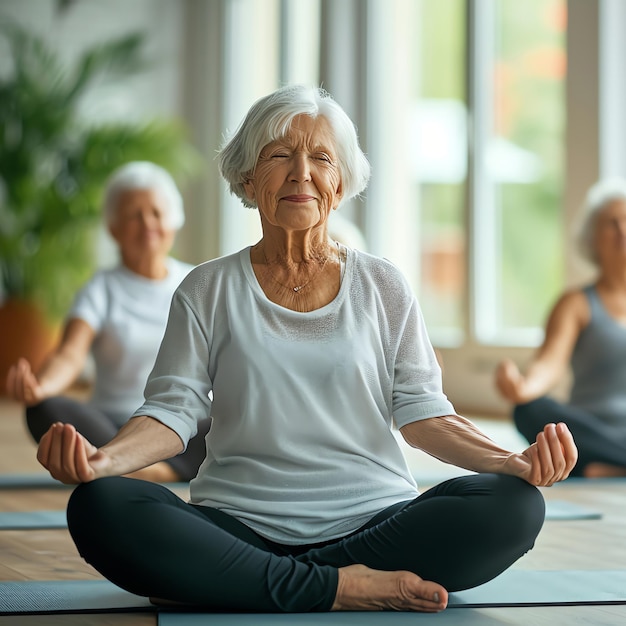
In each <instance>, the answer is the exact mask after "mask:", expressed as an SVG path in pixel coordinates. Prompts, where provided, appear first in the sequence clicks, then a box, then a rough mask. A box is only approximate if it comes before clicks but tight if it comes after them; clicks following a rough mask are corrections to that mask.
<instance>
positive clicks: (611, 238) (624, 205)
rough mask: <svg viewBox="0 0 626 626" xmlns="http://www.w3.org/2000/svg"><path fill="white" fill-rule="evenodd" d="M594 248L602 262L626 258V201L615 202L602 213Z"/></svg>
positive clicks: (598, 222)
mask: <svg viewBox="0 0 626 626" xmlns="http://www.w3.org/2000/svg"><path fill="white" fill-rule="evenodd" d="M594 247H595V251H596V256H597V258H598V259H599V260H600V261H602V260H603V259H606V260H615V259H617V258H618V257H624V258H626V200H613V201H612V202H609V203H608V204H607V205H606V207H604V209H602V210H601V211H600V213H599V214H598V217H597V218H596V223H595V238H594Z"/></svg>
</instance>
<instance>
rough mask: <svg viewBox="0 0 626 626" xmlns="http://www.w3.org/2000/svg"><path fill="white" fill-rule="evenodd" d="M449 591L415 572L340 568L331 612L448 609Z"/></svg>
mask: <svg viewBox="0 0 626 626" xmlns="http://www.w3.org/2000/svg"><path fill="white" fill-rule="evenodd" d="M447 604H448V592H447V591H446V590H445V589H444V588H443V587H442V586H441V585H439V584H438V583H434V582H431V581H429V580H422V579H421V578H420V577H419V576H417V575H416V574H413V573H412V572H404V571H400V572H385V571H381V570H375V569H370V568H369V567H366V566H365V565H349V566H348V567H341V568H340V569H339V584H338V585H337V595H336V596H335V602H334V603H333V606H332V607H331V611H385V610H393V611H423V612H426V613H436V612H437V611H442V610H443V609H445V608H446V606H447Z"/></svg>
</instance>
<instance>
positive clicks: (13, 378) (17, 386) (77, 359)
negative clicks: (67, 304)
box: [6, 319, 95, 406]
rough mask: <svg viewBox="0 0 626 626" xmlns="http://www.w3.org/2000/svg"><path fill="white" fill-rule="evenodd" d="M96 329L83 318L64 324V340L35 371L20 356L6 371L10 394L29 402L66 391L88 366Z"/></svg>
mask: <svg viewBox="0 0 626 626" xmlns="http://www.w3.org/2000/svg"><path fill="white" fill-rule="evenodd" d="M94 337H95V331H94V330H93V328H91V326H89V324H87V323H86V322H84V321H83V320H81V319H71V320H69V322H68V323H67V325H66V326H65V329H64V331H63V337H62V339H61V343H60V344H59V346H58V347H57V348H56V349H55V351H54V352H53V353H52V354H51V355H50V356H49V357H48V359H47V360H46V362H45V363H44V365H43V366H42V367H41V368H40V370H39V371H38V372H37V373H36V374H35V373H34V372H33V371H32V368H31V366H30V363H29V362H28V361H27V360H26V359H20V360H19V361H18V362H17V363H16V364H15V365H13V366H12V367H11V368H10V369H9V373H8V374H7V381H6V389H7V394H8V395H9V397H10V398H12V399H13V400H17V401H18V402H22V403H24V404H26V405H27V406H31V405H33V404H37V403H38V402H41V401H42V400H45V399H46V398H49V397H51V396H55V395H58V394H60V393H62V392H63V391H65V390H66V389H67V388H68V387H69V386H70V385H71V384H72V383H73V382H74V381H75V380H76V379H77V378H78V376H79V375H80V373H81V372H82V370H83V367H84V366H85V362H86V360H87V355H88V354H89V349H90V347H91V344H92V343H93V340H94Z"/></svg>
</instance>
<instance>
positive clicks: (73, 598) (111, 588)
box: [0, 569, 626, 626]
mask: <svg viewBox="0 0 626 626" xmlns="http://www.w3.org/2000/svg"><path fill="white" fill-rule="evenodd" d="M601 604H626V570H551V571H541V570H521V569H511V570H508V571H506V572H504V573H503V574H502V575H500V576H498V577H497V578H495V579H494V580H492V581H490V582H488V583H485V584H484V585H481V586H480V587H476V588H474V589H468V590H467V591H460V592H456V593H451V594H450V596H449V603H448V609H447V610H446V611H445V612H444V613H441V614H440V615H443V614H448V613H454V614H455V615H456V618H457V619H461V617H462V615H463V614H464V611H457V609H472V608H480V607H483V608H485V607H522V606H570V605H601ZM130 610H137V611H139V610H144V611H145V610H155V607H153V606H152V605H151V604H150V602H149V600H148V599H147V598H143V597H141V596H136V595H134V594H131V593H128V592H126V591H124V590H122V589H120V588H119V587H116V586H115V585H114V584H113V583H110V582H108V581H106V580H74V581H68V580H60V581H24V582H0V615H12V614H15V615H17V614H39V613H75V612H80V613H89V612H116V611H130ZM159 611H160V612H161V613H163V615H161V617H160V618H159V625H160V626H168V625H169V626H172V625H174V624H176V625H177V626H178V625H179V624H180V625H182V624H189V625H192V624H203V623H206V619H207V615H208V614H210V615H211V626H226V625H229V624H238V625H239V626H252V625H254V626H260V625H262V624H275V625H276V626H281V625H283V624H284V625H285V626H287V625H289V624H293V623H294V622H295V621H297V622H298V623H299V624H324V625H325V626H329V625H330V624H335V623H337V624H364V625H367V624H369V623H371V624H380V623H382V622H381V621H380V620H381V619H382V620H385V621H387V620H388V617H385V616H395V617H394V618H393V619H394V620H395V621H394V623H399V624H403V623H405V622H404V621H401V620H402V619H408V616H411V618H412V619H413V620H415V619H417V618H419V617H421V614H419V613H379V612H373V613H369V612H365V613H352V612H346V613H332V614H330V613H317V614H314V613H311V614H298V615H297V616H294V615H293V614H277V613H275V614H271V615H269V614H267V615H264V614H246V613H212V612H211V613H209V612H204V613H203V612H200V611H196V612H194V613H190V612H185V611H184V610H181V611H177V610H172V609H166V610H163V609H160V610H159ZM172 616H175V617H172ZM194 616H196V617H194ZM357 616H358V617H361V621H354V619H355V618H356V617H357ZM401 616H405V617H401ZM175 619H176V620H178V621H175ZM375 619H378V620H379V621H373V620H375ZM183 620H186V621H183ZM194 620H195V621H194ZM202 620H204V621H202ZM406 623H408V622H406ZM450 623H452V622H450ZM463 623H466V622H463Z"/></svg>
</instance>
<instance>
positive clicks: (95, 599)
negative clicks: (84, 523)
mask: <svg viewBox="0 0 626 626" xmlns="http://www.w3.org/2000/svg"><path fill="white" fill-rule="evenodd" d="M146 610H152V611H155V610H156V608H155V607H154V606H153V605H152V604H150V601H149V600H148V598H143V597H141V596H136V595H134V594H132V593H128V592H127V591H124V590H123V589H120V588H119V587H117V586H116V585H114V584H113V583H110V582H109V581H108V580H46V581H39V580H28V581H20V582H13V581H11V582H0V615H20V614H21V615H39V614H47V613H113V612H124V613H126V612H130V611H146Z"/></svg>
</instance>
